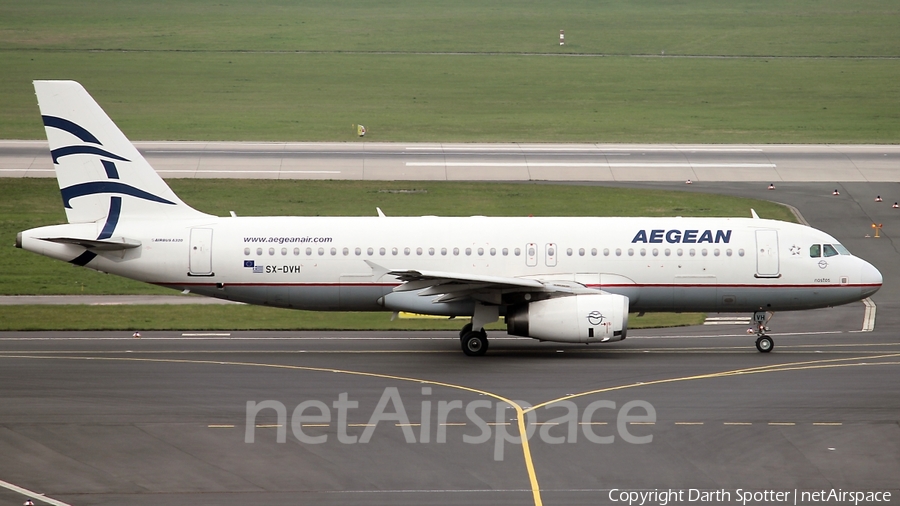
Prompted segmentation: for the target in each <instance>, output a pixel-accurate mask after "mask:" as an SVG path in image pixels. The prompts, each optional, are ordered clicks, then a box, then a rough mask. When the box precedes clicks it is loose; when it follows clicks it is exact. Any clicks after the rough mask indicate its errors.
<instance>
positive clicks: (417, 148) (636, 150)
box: [406, 146, 762, 153]
mask: <svg viewBox="0 0 900 506" xmlns="http://www.w3.org/2000/svg"><path fill="white" fill-rule="evenodd" d="M406 149H408V150H410V151H434V150H441V151H528V152H540V151H546V152H553V151H601V152H602V151H627V152H629V153H646V152H660V151H662V152H679V153H680V152H690V153H700V152H702V153H749V152H761V151H762V149H759V148H689V147H681V148H642V147H637V148H601V147H591V148H570V147H559V148H554V147H533V148H522V147H518V146H509V147H505V148H504V147H499V146H498V147H464V146H447V147H440V146H434V147H421V146H410V147H407V148H406Z"/></svg>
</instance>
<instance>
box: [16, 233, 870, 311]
mask: <svg viewBox="0 0 900 506" xmlns="http://www.w3.org/2000/svg"><path fill="white" fill-rule="evenodd" d="M85 226H88V227H93V226H94V225H93V224H90V225H85V224H80V225H57V226H53V227H42V228H40V229H33V230H29V231H26V232H24V233H23V234H24V238H23V247H24V248H25V249H30V250H32V251H36V252H38V253H41V254H45V255H48V256H52V257H55V258H59V259H62V260H66V261H71V260H72V259H73V258H75V257H77V256H78V255H79V254H81V253H82V252H83V251H84V248H82V247H80V246H76V245H69V244H57V243H52V242H47V241H42V240H39V239H36V238H38V237H48V236H67V235H73V234H72V233H68V232H69V231H71V230H70V229H69V230H68V231H67V229H68V227H82V228H83V227H85ZM100 226H101V225H96V227H100ZM91 233H93V232H90V231H84V230H79V231H77V232H76V233H75V235H84V236H90V234H91ZM116 236H121V237H125V238H128V239H130V240H136V241H139V242H140V243H141V246H140V247H139V248H134V249H127V250H123V251H110V252H102V251H101V252H98V254H97V256H96V258H94V259H93V260H92V261H91V262H90V263H89V264H88V265H87V266H88V267H90V268H93V269H97V270H100V271H104V272H110V273H114V274H118V275H121V276H125V277H129V278H133V279H138V280H141V281H145V282H148V283H154V284H158V285H162V286H168V287H171V288H176V289H189V290H191V291H192V292H195V293H200V294H203V295H208V296H213V297H219V298H224V299H230V300H236V301H243V302H249V303H254V304H265V305H271V306H278V307H289V308H296V309H313V310H343V311H377V310H405V311H416V312H422V313H431V314H444V315H466V314H468V315H471V314H472V307H473V304H474V302H473V301H468V302H455V303H434V302H433V299H434V297H421V296H418V295H417V294H416V293H415V292H412V293H410V292H407V293H392V291H393V289H394V288H395V287H397V286H398V285H400V284H401V282H400V281H398V280H397V279H396V278H394V277H392V276H391V275H384V272H385V271H391V270H413V269H415V270H427V271H440V272H449V273H457V274H469V275H481V276H501V277H505V278H531V279H538V280H541V281H542V282H547V281H548V280H549V281H559V282H561V283H570V284H575V285H576V286H581V285H583V286H584V287H587V288H590V289H599V290H602V291H604V292H609V293H616V294H621V295H625V296H627V297H628V299H629V303H630V310H631V311H759V310H764V311H783V310H798V309H811V308H818V307H827V306H833V305H839V304H844V303H847V302H852V301H856V300H860V299H861V298H864V297H866V296H868V295H869V294H871V293H874V292H875V291H876V290H877V289H878V288H879V287H880V286H881V275H880V273H878V271H877V270H876V269H875V268H874V267H873V266H872V265H871V264H869V263H867V262H866V261H864V260H862V259H860V258H857V257H854V256H852V255H849V254H837V255H832V256H827V257H825V256H821V254H820V256H811V246H813V245H824V244H828V245H831V244H836V243H837V241H836V240H835V239H834V238H832V237H831V236H829V235H828V234H825V233H824V232H821V231H819V230H816V229H813V228H810V227H806V226H802V225H797V224H792V223H786V222H780V221H773V220H762V219H751V218H487V217H469V218H439V217H427V216H426V217H414V218H387V217H372V218H367V217H353V218H342V217H333V218H319V217H232V218H217V217H209V218H208V219H199V220H191V221H180V222H172V221H169V222H158V221H151V220H133V221H128V222H123V223H120V224H119V226H118V228H117V229H116ZM820 250H821V248H820ZM844 251H846V250H844ZM373 265H374V266H375V267H373ZM378 266H381V267H384V270H383V271H379V269H377V267H378Z"/></svg>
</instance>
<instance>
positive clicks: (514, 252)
mask: <svg viewBox="0 0 900 506" xmlns="http://www.w3.org/2000/svg"><path fill="white" fill-rule="evenodd" d="M513 254H515V255H516V256H519V255H521V254H522V250H520V249H519V248H516V249H515V251H513Z"/></svg>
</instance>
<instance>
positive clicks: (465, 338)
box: [459, 323, 488, 357]
mask: <svg viewBox="0 0 900 506" xmlns="http://www.w3.org/2000/svg"><path fill="white" fill-rule="evenodd" d="M459 341H460V344H461V345H462V351H463V353H465V354H466V355H468V356H470V357H480V356H481V355H484V354H485V353H487V349H488V338H487V332H485V331H484V329H481V330H472V324H471V323H467V324H466V325H465V326H464V327H463V328H462V330H460V331H459Z"/></svg>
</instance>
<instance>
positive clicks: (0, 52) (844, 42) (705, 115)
mask: <svg viewBox="0 0 900 506" xmlns="http://www.w3.org/2000/svg"><path fill="white" fill-rule="evenodd" d="M559 29H565V30H566V34H567V40H568V41H569V44H568V45H566V46H563V47H560V46H559V45H558V43H557V34H558V30H559ZM897 33H900V4H898V3H897V2H896V1H895V0H794V1H791V2H784V1H776V0H758V1H754V2H746V1H741V0H678V1H674V2H672V1H660V0H638V1H635V0H621V1H613V0H608V1H595V0H570V1H566V0H563V1H559V2H544V1H538V0H519V1H514V2H483V1H475V0H462V1H455V2H446V1H419V0H415V1H414V0H395V1H379V2H372V1H366V0H344V1H337V2H299V1H298V2H293V1H292V2H273V1H260V2H243V3H240V2H238V3H232V4H226V3H222V2H208V1H193V2H191V1H181V0H179V1H168V2H138V1H125V0H117V1H112V0H107V1H102V2H96V3H91V4H90V6H87V5H85V4H83V3H81V2H62V1H48V2H24V1H19V0H9V1H6V2H2V3H0V69H2V70H3V71H2V72H0V90H2V93H0V138H35V139H39V138H42V137H43V131H42V129H41V124H40V121H39V116H38V112H37V106H36V103H35V99H34V92H33V90H32V88H31V81H32V80H33V79H77V80H79V81H81V82H82V83H83V84H85V85H86V86H87V88H88V90H89V91H90V92H91V93H92V94H93V95H94V96H95V98H97V99H98V101H99V102H100V103H101V105H102V106H103V107H104V108H105V109H106V110H107V112H109V113H110V115H111V116H112V117H113V118H114V119H115V120H116V121H117V122H118V123H119V124H120V126H121V127H122V128H123V130H124V131H125V132H126V133H127V134H128V135H129V136H130V137H131V138H133V139H139V140H280V141H318V140H345V141H354V140H357V139H356V138H355V135H354V131H353V129H352V128H351V125H352V124H356V123H362V124H364V125H366V126H367V127H368V131H369V134H368V136H367V139H368V140H374V141H404V142H406V141H442V142H449V141H548V142H549V141H560V142H573V141H579V142H580V141H586V142H712V143H721V142H750V143H756V142H761V143H770V142H771V143H788V142H796V143H803V142H811V143H826V142H828V143H836V142H851V143H859V142H880V143H895V142H898V141H900V109H898V108H897V107H896V105H897V99H896V97H898V96H900V59H896V57H898V56H900V44H898V42H897V41H898V38H897ZM119 49H127V50H128V51H125V52H123V51H119ZM94 50H98V51H94ZM663 50H664V51H665V52H666V55H667V56H671V55H685V54H690V55H696V54H702V55H725V56H735V55H737V56H754V58H749V59H746V58H742V59H733V58H713V59H709V58H706V59H695V58H656V57H653V58H646V57H638V58H634V57H627V56H618V57H593V56H592V57H578V56H571V55H572V54H576V53H578V54H582V53H590V54H600V53H602V54H616V55H632V54H639V55H659V54H660V53H661V51H663ZM296 51H308V52H311V53H297V52H296ZM383 51H388V52H396V53H397V54H379V52H383ZM432 51H436V52H455V53H459V52H473V53H479V54H468V55H459V54H456V55H450V54H413V53H417V52H419V53H421V52H432ZM360 52H362V53H360ZM521 52H529V53H546V54H548V55H547V56H522V55H519V54H517V53H521ZM488 53H490V54H488ZM565 55H569V56H565ZM770 56H777V57H779V58H771V57H770ZM797 56H811V57H814V58H795V57H797ZM835 56H838V57H840V58H832V57H835ZM857 57H894V59H883V58H882V59H863V60H859V59H856V58H857Z"/></svg>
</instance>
